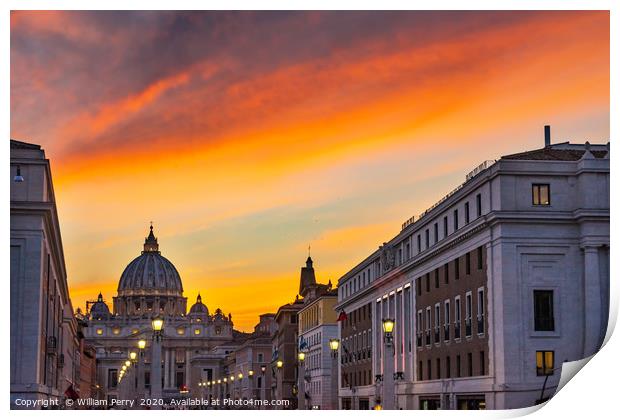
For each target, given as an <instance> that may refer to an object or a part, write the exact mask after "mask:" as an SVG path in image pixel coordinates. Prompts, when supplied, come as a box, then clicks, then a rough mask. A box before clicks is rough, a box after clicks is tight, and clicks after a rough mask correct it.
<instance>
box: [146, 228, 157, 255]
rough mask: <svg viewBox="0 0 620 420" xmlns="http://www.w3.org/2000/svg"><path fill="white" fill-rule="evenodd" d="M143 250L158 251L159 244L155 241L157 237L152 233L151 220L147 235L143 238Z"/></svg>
mask: <svg viewBox="0 0 620 420" xmlns="http://www.w3.org/2000/svg"><path fill="white" fill-rule="evenodd" d="M144 252H159V244H158V243H157V238H156V237H155V235H154V234H153V222H151V231H150V232H149V236H147V237H146V238H144Z"/></svg>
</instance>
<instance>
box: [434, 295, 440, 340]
mask: <svg viewBox="0 0 620 420" xmlns="http://www.w3.org/2000/svg"><path fill="white" fill-rule="evenodd" d="M440 314H441V308H440V307H439V303H436V304H435V344H439V340H440V336H439V326H440V325H441V315H440Z"/></svg>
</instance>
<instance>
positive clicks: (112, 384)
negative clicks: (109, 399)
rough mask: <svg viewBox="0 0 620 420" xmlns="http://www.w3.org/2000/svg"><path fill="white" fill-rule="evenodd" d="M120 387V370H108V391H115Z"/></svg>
mask: <svg viewBox="0 0 620 420" xmlns="http://www.w3.org/2000/svg"><path fill="white" fill-rule="evenodd" d="M117 385H118V370H117V369H109V370H108V389H114V388H116V386H117Z"/></svg>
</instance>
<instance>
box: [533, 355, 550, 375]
mask: <svg viewBox="0 0 620 420" xmlns="http://www.w3.org/2000/svg"><path fill="white" fill-rule="evenodd" d="M553 359H554V357H553V352H552V351H537V352H536V375H538V376H546V375H553Z"/></svg>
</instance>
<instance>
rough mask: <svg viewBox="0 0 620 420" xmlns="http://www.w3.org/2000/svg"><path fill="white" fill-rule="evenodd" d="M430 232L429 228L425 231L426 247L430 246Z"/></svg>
mask: <svg viewBox="0 0 620 420" xmlns="http://www.w3.org/2000/svg"><path fill="white" fill-rule="evenodd" d="M430 241H431V240H430V234H429V233H428V229H426V231H425V232H424V243H425V244H426V249H428V247H429V246H430Z"/></svg>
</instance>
